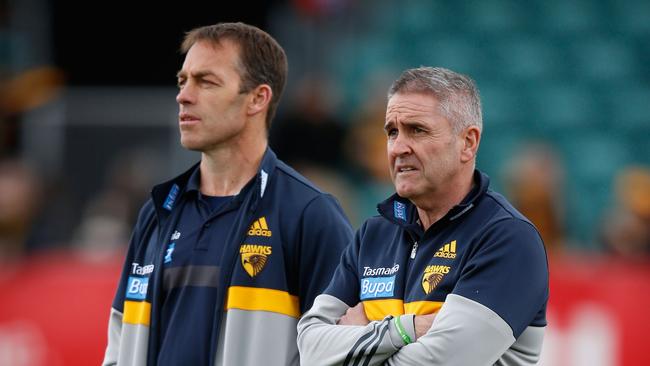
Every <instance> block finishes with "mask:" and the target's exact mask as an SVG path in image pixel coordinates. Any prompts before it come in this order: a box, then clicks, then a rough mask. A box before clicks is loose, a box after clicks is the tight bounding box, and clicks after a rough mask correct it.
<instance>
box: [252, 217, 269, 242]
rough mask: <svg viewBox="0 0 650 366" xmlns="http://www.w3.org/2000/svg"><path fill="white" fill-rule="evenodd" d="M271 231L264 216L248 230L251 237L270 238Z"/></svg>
mask: <svg viewBox="0 0 650 366" xmlns="http://www.w3.org/2000/svg"><path fill="white" fill-rule="evenodd" d="M271 234H272V233H271V230H269V226H268V225H267V224H266V217H264V216H262V217H260V218H259V219H257V220H255V221H254V222H253V225H251V227H250V229H248V235H249V236H268V237H271Z"/></svg>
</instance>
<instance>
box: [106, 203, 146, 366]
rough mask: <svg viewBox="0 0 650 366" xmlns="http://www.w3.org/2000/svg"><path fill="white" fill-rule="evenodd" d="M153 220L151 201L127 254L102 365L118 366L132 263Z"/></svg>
mask: <svg viewBox="0 0 650 366" xmlns="http://www.w3.org/2000/svg"><path fill="white" fill-rule="evenodd" d="M152 219H153V205H152V203H151V201H149V202H147V203H146V204H145V205H144V207H143V208H142V209H141V210H140V214H139V215H138V221H137V223H136V225H135V228H134V230H133V233H132V234H131V240H130V242H129V247H128V251H127V254H126V256H125V259H124V265H123V267H122V274H121V276H120V280H119V282H118V285H117V290H116V292H115V297H114V298H113V304H112V306H111V311H110V316H109V320H108V341H107V345H106V352H105V354H104V360H103V362H102V365H105V366H108V365H117V363H118V359H119V355H120V347H121V346H122V344H121V343H122V342H121V341H122V325H123V324H122V317H123V314H124V297H125V294H126V286H127V281H128V278H129V273H130V270H131V263H132V260H133V258H134V256H135V252H136V247H137V245H138V243H139V242H140V239H141V237H142V235H143V230H144V228H145V226H146V225H147V224H148V223H149V222H150V221H151V220H152Z"/></svg>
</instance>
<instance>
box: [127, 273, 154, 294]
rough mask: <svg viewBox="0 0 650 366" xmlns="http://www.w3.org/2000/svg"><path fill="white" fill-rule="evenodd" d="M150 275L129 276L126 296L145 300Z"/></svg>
mask: <svg viewBox="0 0 650 366" xmlns="http://www.w3.org/2000/svg"><path fill="white" fill-rule="evenodd" d="M148 287H149V277H134V276H129V281H128V282H127V284H126V298H127V299H130V300H144V299H145V298H146V297H147V288H148Z"/></svg>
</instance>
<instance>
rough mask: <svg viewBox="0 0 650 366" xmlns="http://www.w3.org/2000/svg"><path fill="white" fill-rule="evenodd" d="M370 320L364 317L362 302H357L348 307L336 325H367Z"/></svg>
mask: <svg viewBox="0 0 650 366" xmlns="http://www.w3.org/2000/svg"><path fill="white" fill-rule="evenodd" d="M368 323H370V320H368V317H366V311H365V310H364V309H363V303H361V302H360V303H358V304H357V305H356V306H354V307H352V308H348V311H346V312H345V315H343V316H342V317H341V319H339V321H338V323H337V324H338V325H368Z"/></svg>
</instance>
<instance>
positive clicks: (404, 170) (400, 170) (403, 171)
mask: <svg viewBox="0 0 650 366" xmlns="http://www.w3.org/2000/svg"><path fill="white" fill-rule="evenodd" d="M416 170H417V169H415V168H414V167H412V166H399V167H397V168H396V169H395V172H396V173H397V174H406V173H410V172H414V171H416Z"/></svg>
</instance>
